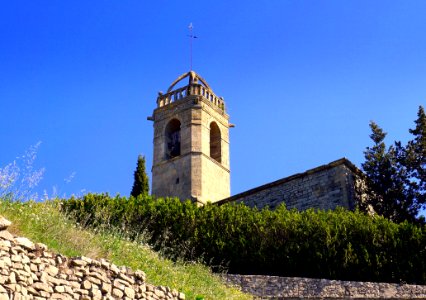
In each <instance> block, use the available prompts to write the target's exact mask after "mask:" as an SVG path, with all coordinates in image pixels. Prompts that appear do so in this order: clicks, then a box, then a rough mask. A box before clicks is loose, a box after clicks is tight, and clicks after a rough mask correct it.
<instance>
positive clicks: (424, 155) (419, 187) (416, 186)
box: [405, 106, 426, 208]
mask: <svg viewBox="0 0 426 300" xmlns="http://www.w3.org/2000/svg"><path fill="white" fill-rule="evenodd" d="M415 124H416V127H415V128H414V129H410V130H409V132H410V133H411V134H412V135H413V139H412V140H411V141H409V142H408V144H407V147H406V153H405V166H406V167H407V170H408V172H409V175H410V177H411V181H410V187H411V189H412V190H413V193H414V194H415V196H416V202H417V204H418V206H420V207H423V208H424V207H425V206H426V114H425V111H424V108H423V107H422V106H420V107H419V110H418V113H417V120H416V121H415Z"/></svg>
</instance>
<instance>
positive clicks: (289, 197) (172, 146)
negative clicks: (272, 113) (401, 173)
mask: <svg viewBox="0 0 426 300" xmlns="http://www.w3.org/2000/svg"><path fill="white" fill-rule="evenodd" d="M184 80H185V81H187V83H186V84H185V81H184ZM182 83H183V86H182V87H178V86H181V85H182ZM148 120H150V121H153V122H154V154H153V165H152V194H153V195H156V196H158V197H178V198H180V199H182V200H185V199H190V200H191V201H193V202H196V203H199V204H205V203H207V202H212V203H216V204H218V205H221V204H224V203H228V202H242V203H245V204H246V205H249V206H252V207H253V206H256V207H258V208H263V207H269V208H271V209H273V208H275V207H276V206H277V205H279V204H280V203H282V202H284V203H285V204H286V206H287V208H297V209H299V210H304V209H308V208H318V209H334V208H336V207H337V206H342V207H345V208H348V209H354V208H355V206H356V204H357V203H356V202H357V200H356V199H357V192H356V191H357V185H359V178H361V176H362V172H361V171H360V170H359V169H358V168H356V167H355V166H354V165H353V164H352V163H351V162H350V161H349V160H347V159H346V158H342V159H339V160H336V161H334V162H331V163H329V164H327V165H323V166H320V167H316V168H313V169H311V170H307V171H305V172H303V173H299V174H296V175H292V176H289V177H286V178H282V179H279V180H277V181H274V182H271V183H268V184H265V185H262V186H259V187H256V188H253V189H250V190H248V191H246V192H243V193H240V194H238V195H234V196H232V197H231V194H230V167H229V128H230V127H233V125H232V124H230V123H229V115H228V114H227V113H226V106H225V101H224V99H223V98H222V97H218V96H217V95H216V94H215V93H214V92H213V90H212V88H211V87H210V86H209V85H208V83H207V82H206V80H204V79H203V78H202V77H201V76H200V75H198V74H197V73H195V72H194V71H189V72H187V73H184V74H182V75H181V76H179V77H178V78H177V79H176V80H175V81H173V82H172V84H171V85H170V87H169V88H168V90H167V92H166V93H165V94H163V93H161V92H160V93H159V94H158V97H157V107H156V108H155V110H154V112H153V114H152V116H150V117H148Z"/></svg>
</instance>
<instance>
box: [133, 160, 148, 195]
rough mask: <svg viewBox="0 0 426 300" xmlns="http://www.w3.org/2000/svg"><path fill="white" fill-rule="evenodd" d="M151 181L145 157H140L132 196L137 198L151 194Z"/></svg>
mask: <svg viewBox="0 0 426 300" xmlns="http://www.w3.org/2000/svg"><path fill="white" fill-rule="evenodd" d="M148 181H149V179H148V176H147V175H146V171H145V157H144V156H142V155H139V156H138V163H137V167H136V170H135V173H134V182H133V188H132V192H131V193H130V195H131V196H133V197H137V196H139V195H148V193H149V182H148Z"/></svg>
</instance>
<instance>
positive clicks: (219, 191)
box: [148, 71, 232, 204]
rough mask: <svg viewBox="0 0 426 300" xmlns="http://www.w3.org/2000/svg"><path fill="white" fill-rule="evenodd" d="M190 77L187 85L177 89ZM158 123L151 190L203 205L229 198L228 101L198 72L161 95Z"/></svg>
mask: <svg viewBox="0 0 426 300" xmlns="http://www.w3.org/2000/svg"><path fill="white" fill-rule="evenodd" d="M185 78H188V80H189V82H188V84H187V85H185V86H183V87H180V88H175V86H176V85H177V84H178V83H179V82H180V81H182V80H184V79H185ZM148 119H149V120H151V121H154V155H153V156H154V161H153V166H152V194H153V195H156V196H159V197H167V196H173V197H178V198H180V199H182V200H184V199H191V200H192V201H195V202H199V203H201V204H204V203H206V202H207V201H210V202H216V201H218V200H221V199H224V198H227V197H229V196H230V171H229V127H232V126H231V125H230V124H229V116H228V115H227V114H226V112H225V102H224V100H223V98H222V97H218V96H216V95H215V94H214V93H213V91H212V89H211V88H210V86H209V85H208V84H207V82H206V81H205V80H204V79H203V78H202V77H201V76H199V75H198V74H197V73H195V72H194V71H190V72H187V73H185V74H183V75H181V76H179V77H178V78H177V79H176V80H175V81H174V82H173V83H172V84H171V86H170V87H169V89H168V90H167V93H165V94H163V93H159V95H158V98H157V108H156V109H155V110H154V113H153V115H152V116H151V117H148Z"/></svg>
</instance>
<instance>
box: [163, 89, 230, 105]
mask: <svg viewBox="0 0 426 300" xmlns="http://www.w3.org/2000/svg"><path fill="white" fill-rule="evenodd" d="M190 95H195V96H202V97H204V98H206V99H207V100H208V101H210V102H211V103H212V104H214V105H215V106H217V107H219V108H220V109H221V110H223V111H225V101H224V100H223V98H222V97H218V96H216V95H215V94H214V93H213V92H212V91H211V90H210V89H208V88H206V87H205V86H203V85H201V84H191V85H187V86H184V87H181V88H178V89H176V90H173V91H171V92H169V93H166V94H162V93H159V95H158V98H157V107H163V106H166V105H169V104H171V103H173V102H176V101H179V100H181V99H182V98H184V97H186V96H190Z"/></svg>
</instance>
